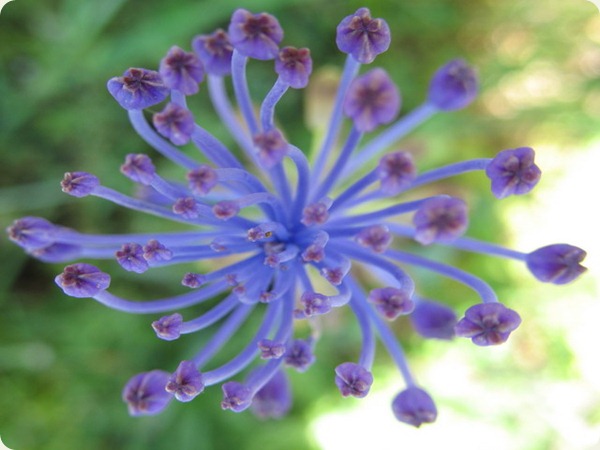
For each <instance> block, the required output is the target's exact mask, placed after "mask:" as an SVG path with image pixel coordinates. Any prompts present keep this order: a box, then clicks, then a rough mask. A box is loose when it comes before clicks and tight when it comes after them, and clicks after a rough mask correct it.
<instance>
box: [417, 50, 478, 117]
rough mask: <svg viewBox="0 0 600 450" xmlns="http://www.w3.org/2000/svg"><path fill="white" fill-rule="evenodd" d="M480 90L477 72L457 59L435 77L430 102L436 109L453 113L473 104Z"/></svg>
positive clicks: (430, 88)
mask: <svg viewBox="0 0 600 450" xmlns="http://www.w3.org/2000/svg"><path fill="white" fill-rule="evenodd" d="M478 90H479V82H478V80H477V74H476V73H475V70H474V69H473V68H472V67H470V66H469V65H468V64H467V63H466V62H465V61H463V60H462V59H455V60H452V61H450V62H449V63H447V64H446V65H444V66H442V67H441V68H440V69H439V70H438V71H437V72H436V73H435V74H434V75H433V78H432V80H431V83H430V84H429V96H428V100H429V103H431V104H432V105H433V106H435V107H436V108H439V109H441V110H443V111H453V110H456V109H462V108H464V107H465V106H467V105H468V104H469V103H471V102H472V101H473V100H474V99H475V97H476V96H477V91H478Z"/></svg>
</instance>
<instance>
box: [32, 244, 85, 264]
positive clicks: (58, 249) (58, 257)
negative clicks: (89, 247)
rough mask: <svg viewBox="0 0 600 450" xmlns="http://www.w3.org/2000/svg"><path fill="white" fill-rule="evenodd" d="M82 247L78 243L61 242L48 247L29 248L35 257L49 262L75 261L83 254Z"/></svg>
mask: <svg viewBox="0 0 600 450" xmlns="http://www.w3.org/2000/svg"><path fill="white" fill-rule="evenodd" d="M81 251H82V248H81V247H80V246H78V245H71V244H62V243H60V242H57V243H54V244H50V245H48V246H47V247H41V248H36V249H28V253H29V254H30V255H32V256H33V257H35V258H37V259H39V260H40V261H44V262H47V263H61V262H67V261H73V260H74V259H76V258H78V257H79V256H80V255H81Z"/></svg>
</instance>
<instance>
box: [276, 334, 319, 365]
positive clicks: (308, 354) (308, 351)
mask: <svg viewBox="0 0 600 450" xmlns="http://www.w3.org/2000/svg"><path fill="white" fill-rule="evenodd" d="M283 360H284V362H285V364H286V365H288V366H290V367H293V368H294V369H296V370H297V371H298V372H306V371H307V370H308V368H309V367H310V366H311V365H312V364H313V363H314V362H315V355H314V354H313V351H312V346H311V344H310V343H309V342H308V341H305V340H303V339H296V340H294V341H293V342H292V343H291V344H290V346H289V347H288V349H287V350H286V352H285V354H284V355H283Z"/></svg>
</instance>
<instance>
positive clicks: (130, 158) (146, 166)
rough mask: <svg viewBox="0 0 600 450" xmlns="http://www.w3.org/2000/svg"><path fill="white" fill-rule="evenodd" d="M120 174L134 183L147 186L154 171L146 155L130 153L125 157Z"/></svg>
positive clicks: (152, 177)
mask: <svg viewBox="0 0 600 450" xmlns="http://www.w3.org/2000/svg"><path fill="white" fill-rule="evenodd" d="M121 173H122V174H123V175H125V176H126V177H127V178H129V179H130V180H133V181H135V182H136V183H141V184H143V185H145V186H148V185H149V184H150V183H152V180H153V179H154V175H155V173H156V171H155V168H154V164H152V160H151V159H150V157H149V156H148V155H144V154H142V153H139V154H134V153H130V154H128V155H127V156H126V157H125V163H124V164H123V165H122V166H121Z"/></svg>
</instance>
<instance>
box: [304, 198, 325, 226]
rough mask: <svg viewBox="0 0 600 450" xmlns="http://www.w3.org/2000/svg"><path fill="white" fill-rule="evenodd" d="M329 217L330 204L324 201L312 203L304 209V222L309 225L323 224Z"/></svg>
mask: <svg viewBox="0 0 600 450" xmlns="http://www.w3.org/2000/svg"><path fill="white" fill-rule="evenodd" d="M327 219H329V205H327V204H325V203H324V202H317V203H312V204H310V205H308V206H306V207H305V208H304V210H303V211H302V219H301V220H300V222H302V223H303V224H304V225H306V226H307V227H309V226H311V225H323V224H324V223H325V222H327Z"/></svg>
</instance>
